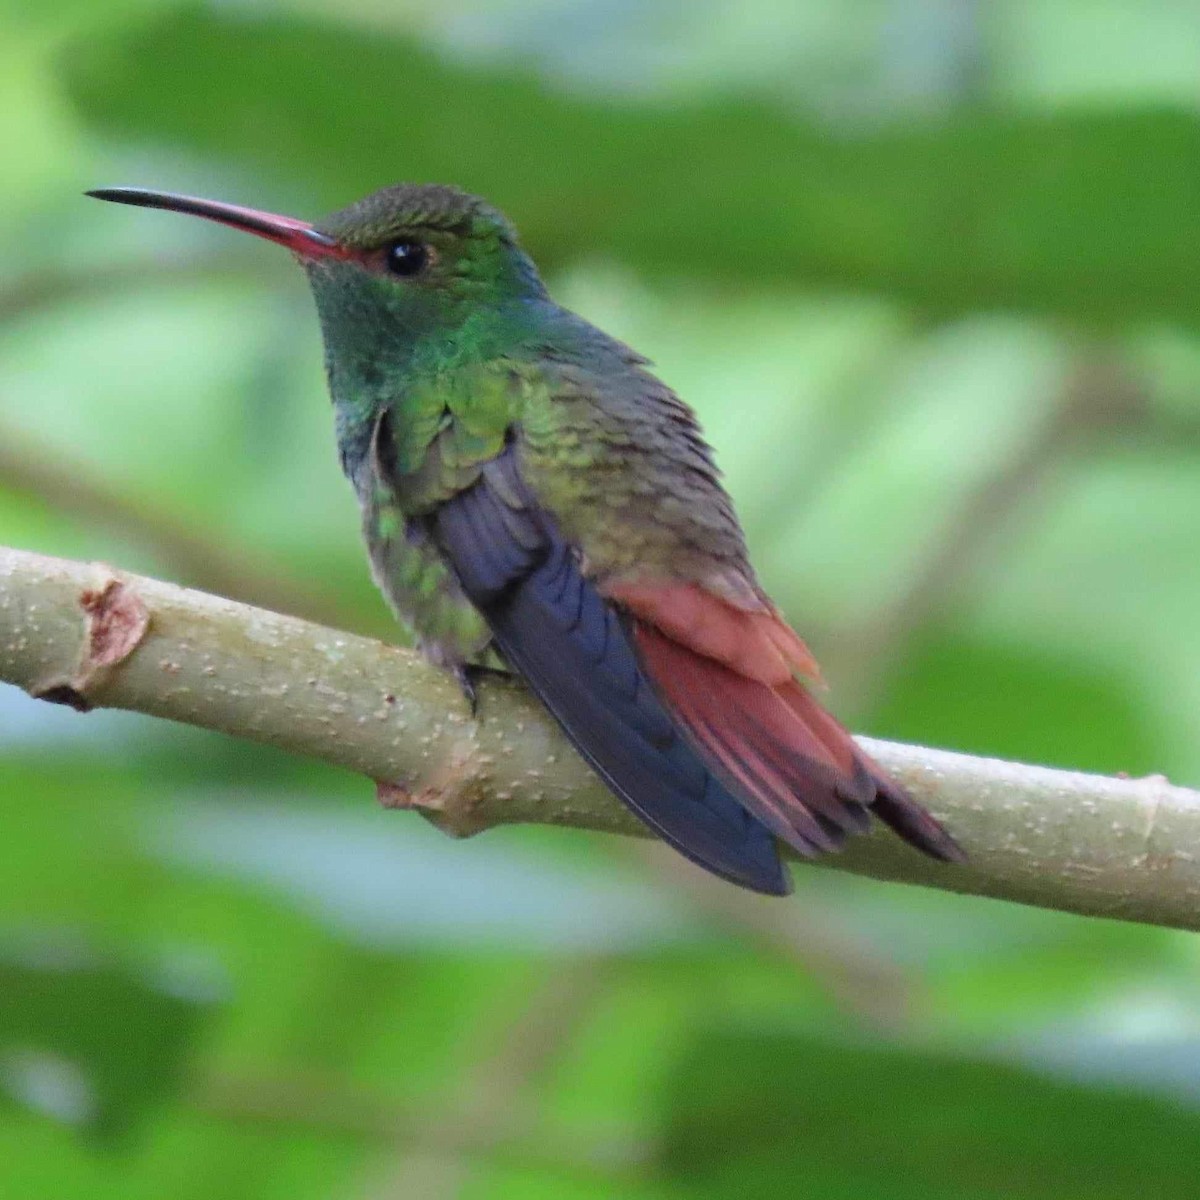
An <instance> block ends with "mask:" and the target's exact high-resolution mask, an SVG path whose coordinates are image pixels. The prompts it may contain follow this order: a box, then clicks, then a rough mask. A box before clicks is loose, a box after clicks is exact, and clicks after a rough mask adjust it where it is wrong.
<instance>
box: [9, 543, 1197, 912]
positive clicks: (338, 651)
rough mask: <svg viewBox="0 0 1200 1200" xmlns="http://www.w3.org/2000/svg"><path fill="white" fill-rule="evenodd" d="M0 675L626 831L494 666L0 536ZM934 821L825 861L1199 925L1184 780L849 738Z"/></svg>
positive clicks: (37, 691) (454, 800) (408, 799)
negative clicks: (956, 852) (937, 827)
mask: <svg viewBox="0 0 1200 1200" xmlns="http://www.w3.org/2000/svg"><path fill="white" fill-rule="evenodd" d="M0 680H4V681H7V682H10V683H15V684H18V685H19V686H21V687H23V688H25V689H26V691H28V692H30V693H31V694H33V695H35V696H40V697H42V698H44V699H50V700H56V701H59V702H63V703H70V704H73V705H74V706H76V707H79V708H87V707H91V706H93V705H96V706H110V707H114V708H125V709H131V710H135V711H138V712H144V713H149V714H151V715H154V716H160V717H167V718H170V719H172V720H176V721H183V722H187V723H189V724H193V725H199V726H202V727H204V728H208V729H215V730H218V731H220V732H223V733H228V734H231V735H234V736H238V737H244V738H250V739H252V740H255V741H259V742H265V743H268V744H270V745H274V746H279V747H281V748H283V749H285V750H290V751H292V752H294V753H298V754H307V755H310V756H313V757H317V758H320V759H323V760H325V761H326V762H330V763H334V764H337V765H340V766H343V767H347V768H348V769H350V770H353V771H357V772H360V773H362V774H364V775H367V776H369V777H370V778H372V779H375V780H379V781H385V782H386V783H387V784H388V785H389V786H387V787H385V788H382V789H381V792H382V793H383V795H384V798H385V800H386V801H388V802H390V803H393V804H397V805H402V806H405V807H413V808H416V809H418V810H419V811H420V812H421V813H422V814H423V815H425V816H427V817H428V818H429V819H430V820H432V821H434V823H435V824H437V825H439V826H440V827H441V828H443V829H445V830H447V831H448V832H450V833H454V834H458V835H466V834H469V833H474V832H477V831H479V830H482V829H485V828H487V827H489V826H491V825H497V824H503V823H516V822H536V823H541V824H556V825H570V826H575V827H578V828H583V829H594V830H601V831H605V832H610V833H623V834H635V835H636V834H644V833H645V830H644V829H643V827H642V826H641V824H640V823H639V822H638V821H637V820H636V819H635V818H634V817H633V816H631V815H630V814H629V813H628V812H627V811H626V810H625V809H624V807H623V806H622V805H621V804H620V803H619V802H618V801H617V800H616V799H615V798H614V797H613V796H612V795H610V794H609V792H608V791H607V789H605V788H604V786H603V785H602V784H601V783H600V782H599V781H598V780H597V779H596V778H595V777H594V776H593V775H592V773H591V772H590V771H589V770H588V769H587V767H586V766H584V764H583V763H582V761H581V760H580V759H579V758H578V757H577V756H576V755H575V754H574V753H573V752H572V751H571V750H570V749H569V747H568V746H567V743H566V742H565V740H564V739H563V737H562V735H561V734H560V733H559V732H558V730H557V729H556V728H555V726H554V725H553V723H552V722H551V721H550V719H549V718H548V717H547V716H546V715H545V714H544V712H543V711H542V710H541V708H540V707H539V706H538V704H537V702H536V701H535V700H534V699H533V698H532V697H531V696H529V695H528V693H527V692H526V691H525V690H524V689H522V688H521V686H520V685H519V684H518V683H516V682H514V681H509V680H505V679H502V678H497V679H495V680H489V681H487V682H485V684H484V686H483V688H482V689H481V699H480V712H479V719H478V720H473V719H472V718H471V717H470V715H469V714H468V713H467V711H466V710H465V708H464V705H463V701H462V697H461V696H460V695H459V692H458V689H457V687H456V686H455V685H454V683H453V682H452V681H450V680H449V679H448V678H446V677H445V676H444V675H443V674H442V673H441V672H439V671H437V670H435V669H434V668H432V667H430V666H428V665H426V664H425V663H424V662H423V661H422V660H421V659H420V658H419V657H418V656H417V655H415V654H412V653H410V652H408V651H404V650H400V649H397V648H395V647H392V646H387V645H384V644H383V643H381V642H376V641H372V640H370V639H367V638H360V637H354V636H352V635H350V634H345V633H340V632H337V631H335V630H332V629H326V628H324V627H322V626H317V625H312V624H309V623H307V622H305V621H301V620H298V619H296V618H293V617H285V616H281V615H279V614H277V613H272V612H267V611H265V610H262V609H255V608H249V607H246V606H244V605H240V604H235V603H234V602H232V601H229V600H223V599H220V598H218V597H214V596H209V595H206V594H205V593H202V592H194V591H188V590H185V589H183V588H179V587H175V586H174V585H171V584H166V583H161V582H158V581H156V580H152V579H145V578H142V577H139V576H134V575H128V576H123V575H118V574H116V573H115V572H113V571H112V570H111V569H110V568H108V567H104V566H100V565H97V564H84V563H74V562H67V561H64V560H61V559H54V558H47V557H44V556H41V555H37V554H31V553H28V552H25V551H19V550H9V549H0ZM864 745H865V746H866V747H867V749H868V750H869V751H870V752H871V753H872V754H874V755H875V756H876V758H878V759H879V761H880V762H881V763H883V765H884V766H885V767H887V768H888V769H889V770H891V771H892V772H894V773H895V775H896V776H897V777H898V778H899V779H901V780H902V781H903V782H904V783H905V784H906V785H908V786H909V787H910V788H911V789H912V792H913V794H914V795H915V796H916V797H917V798H918V799H919V800H921V801H922V802H923V803H925V804H927V805H928V806H929V808H930V809H931V810H932V811H933V812H934V813H936V814H937V815H938V816H939V817H941V818H942V819H943V820H945V821H946V822H947V824H948V825H949V827H950V828H951V829H952V830H953V832H954V834H955V836H956V837H957V838H958V839H959V840H960V841H961V842H962V844H963V845H964V847H965V848H966V850H967V852H968V854H969V855H970V857H971V862H970V865H968V866H966V867H947V866H945V865H943V864H940V863H934V862H930V861H926V860H925V859H923V858H922V857H921V856H920V855H918V854H916V853H915V852H914V851H911V850H910V849H909V848H908V847H906V846H903V845H901V844H900V843H899V842H898V841H897V840H896V839H895V838H894V837H892V836H890V835H888V834H886V833H881V834H879V835H878V836H873V837H867V838H860V839H858V840H857V842H856V843H855V844H854V845H853V846H852V847H851V848H849V849H848V850H847V851H846V852H845V853H844V854H843V855H840V856H838V857H837V858H836V859H834V860H831V861H830V863H829V865H831V866H837V867H840V868H842V869H844V870H849V871H853V872H856V873H859V874H863V875H871V876H874V877H875V878H878V879H888V880H898V881H903V882H908V883H919V884H924V885H927V886H933V887H940V888H944V889H948V890H952V891H959V892H969V893H975V894H978V895H984V896H997V897H1002V898H1004V899H1008V900H1016V901H1020V902H1022V903H1026V904H1037V905H1042V906H1044V907H1047V908H1057V909H1062V910H1065V911H1068V912H1078V913H1086V914H1091V915H1097V916H1109V917H1118V918H1122V919H1125V920H1131V921H1145V922H1150V923H1153V924H1159V925H1171V926H1177V927H1180V928H1185V929H1200V853H1198V852H1196V851H1195V849H1194V848H1195V847H1196V846H1198V845H1200V793H1197V792H1194V791H1191V790H1189V789H1186V788H1180V787H1174V786H1172V785H1171V784H1169V783H1168V782H1167V781H1166V780H1165V779H1163V778H1162V777H1159V776H1154V777H1151V778H1148V779H1143V780H1129V779H1107V778H1103V777H1099V776H1092V775H1083V774H1078V773H1075V772H1069V771H1057V770H1050V769H1048V768H1043V767H1029V766H1021V765H1018V764H1015V763H1005V762H999V761H996V760H993V759H982V758H972V757H969V756H967V755H962V754H952V753H948V752H946V751H940V750H927V749H922V748H919V747H915V746H900V745H895V744H890V743H886V742H875V741H864Z"/></svg>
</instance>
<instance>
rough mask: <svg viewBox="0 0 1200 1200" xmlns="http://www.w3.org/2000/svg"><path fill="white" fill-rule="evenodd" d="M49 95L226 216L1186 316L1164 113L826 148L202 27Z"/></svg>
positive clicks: (1194, 153)
mask: <svg viewBox="0 0 1200 1200" xmlns="http://www.w3.org/2000/svg"><path fill="white" fill-rule="evenodd" d="M63 84H64V86H65V87H66V89H67V91H68V93H69V95H70V97H71V98H72V99H73V101H74V103H75V105H76V108H77V111H78V113H79V116H80V118H81V119H82V120H84V121H85V122H87V123H88V124H91V125H93V126H95V127H97V128H99V129H101V130H103V131H104V132H105V133H107V134H110V135H115V136H117V137H120V138H124V139H132V140H135V141H137V142H141V143H156V144H158V145H162V146H165V147H169V148H170V149H171V150H172V151H173V152H176V153H177V152H178V150H179V149H180V148H188V149H191V150H193V151H195V152H198V153H200V154H203V155H207V156H211V157H213V158H215V159H217V160H221V161H224V162H227V163H233V164H237V165H239V166H240V167H244V168H248V169H249V170H250V171H252V172H253V173H254V174H255V175H257V176H261V177H264V178H263V183H262V185H261V192H262V194H261V195H260V196H253V195H252V196H246V197H243V196H240V195H239V196H237V197H232V198H234V199H248V200H250V201H255V202H257V203H259V204H270V203H272V201H273V200H274V199H277V198H279V197H280V195H282V197H283V198H284V199H285V200H290V201H291V202H292V203H295V204H296V205H299V206H301V207H302V208H303V211H304V213H305V214H308V215H311V214H309V213H308V209H309V206H314V207H317V208H325V207H329V208H332V207H340V206H341V205H343V204H345V203H347V202H349V201H351V200H354V199H357V198H358V197H359V196H360V195H362V194H364V193H366V192H368V191H370V190H371V189H373V188H375V187H378V186H379V185H381V184H385V183H390V182H393V181H395V180H396V179H399V178H407V179H425V180H442V181H447V182H455V183H459V184H461V185H463V186H465V187H467V188H469V189H471V190H476V191H479V192H482V193H484V194H486V195H488V196H489V197H490V198H491V199H493V200H494V201H496V202H497V203H499V204H501V205H502V206H503V207H504V208H506V209H507V210H508V211H510V213H511V214H512V215H513V217H514V218H515V219H516V220H517V222H518V224H519V226H520V228H521V229H522V231H523V233H524V235H525V238H526V240H527V242H528V244H529V245H530V246H531V248H532V249H533V250H534V252H535V254H536V255H537V256H538V257H539V259H541V260H542V261H544V262H554V261H556V260H557V261H562V260H564V259H570V258H577V257H579V256H581V255H595V254H602V255H609V256H612V257H614V258H617V259H623V260H625V261H627V262H629V263H631V264H634V265H636V266H637V267H639V268H642V269H645V270H648V271H656V270H658V271H669V272H681V273H684V274H692V275H706V276H710V277H714V278H726V279H728V278H733V279H741V280H754V281H769V280H778V279H788V280H793V281H796V280H801V281H806V282H809V283H820V284H824V285H829V286H832V287H839V288H846V287H849V288H854V289H863V288H869V289H874V290H879V291H885V292H889V293H892V294H894V295H896V296H899V297H903V298H905V299H907V300H909V301H911V302H914V303H916V304H919V305H922V306H925V307H927V308H929V309H931V310H934V311H937V312H942V313H946V314H950V313H958V312H963V311H972V310H976V309H979V308H986V307H1011V308H1016V309H1024V310H1031V311H1043V312H1053V313H1068V314H1071V315H1074V316H1077V317H1085V318H1089V319H1093V320H1098V321H1117V320H1125V319H1129V318H1133V317H1169V318H1173V319H1175V320H1178V321H1182V322H1187V323H1192V322H1194V321H1195V319H1196V313H1197V312H1200V258H1198V257H1197V256H1196V254H1195V253H1194V216H1195V197H1196V195H1197V194H1198V193H1200V120H1198V119H1197V118H1196V117H1195V116H1194V115H1192V114H1190V113H1186V112H1183V111H1178V112H1176V111H1169V110H1157V109H1155V110H1150V109H1147V110H1141V111H1139V110H1128V109H1127V110H1114V111H1095V110H1091V111H1063V112H1050V113H1035V114H1027V113H1008V112H1004V111H993V112H984V111H979V110H971V111H963V112H961V113H960V114H958V115H955V116H953V117H951V118H948V119H946V120H944V121H941V122H931V123H927V124H924V125H922V124H916V125H910V126H904V127H893V128H888V129H885V130H882V131H877V132H870V133H865V134H850V133H845V132H832V131H830V130H829V129H826V128H823V127H821V126H819V125H818V124H816V123H814V122H813V121H810V120H806V119H804V118H803V117H802V116H799V115H796V114H794V113H792V112H788V111H785V110H784V109H783V108H782V106H777V105H773V104H771V103H768V102H765V101H760V100H758V99H750V98H738V97H735V96H729V97H721V98H720V99H715V100H710V101H696V102H687V103H675V104H669V103H667V102H666V101H662V100H645V99H638V100H635V99H632V98H629V97H623V98H621V99H620V100H619V101H616V100H612V99H602V98H597V97H592V96H588V95H586V94H579V93H575V94H572V93H568V92H565V91H564V90H562V89H561V88H552V87H551V86H550V85H549V84H548V83H547V82H545V81H543V80H542V79H541V78H539V77H538V76H537V75H536V74H534V73H532V72H530V71H527V70H523V69H519V68H516V67H512V68H507V69H506V68H503V67H492V66H489V67H476V66H470V65H463V64H459V63H454V62H451V61H448V60H447V59H446V58H445V56H444V55H440V54H437V53H435V52H434V51H433V50H431V49H430V48H429V47H428V46H425V45H423V44H421V43H420V42H418V41H416V40H413V39H406V38H402V37H395V36H389V35H388V34H386V33H383V32H373V33H368V32H363V31H356V30H352V29H347V28H344V27H339V26H336V25H333V24H322V23H318V22H311V21H304V20H300V19H296V18H292V17H288V16H275V15H270V16H250V15H248V14H247V13H246V12H244V11H237V12H228V11H220V10H218V11H207V10H205V11H200V10H196V11H187V12H183V13H167V14H164V15H163V16H161V17H160V18H158V19H157V20H153V21H151V22H149V23H147V24H142V25H138V26H137V27H136V28H134V29H133V30H130V29H127V28H126V29H122V30H121V31H120V32H117V33H113V34H111V35H109V36H108V37H107V38H102V37H94V36H90V37H89V38H88V39H87V40H86V41H83V40H82V39H81V40H80V41H79V42H77V43H76V44H75V45H74V46H73V47H72V50H71V52H70V53H69V54H68V55H67V56H66V57H65V58H64V60H63ZM138 182H147V183H156V184H163V185H166V186H169V185H170V184H171V182H172V181H171V180H169V179H166V180H147V181H138ZM281 184H282V188H281Z"/></svg>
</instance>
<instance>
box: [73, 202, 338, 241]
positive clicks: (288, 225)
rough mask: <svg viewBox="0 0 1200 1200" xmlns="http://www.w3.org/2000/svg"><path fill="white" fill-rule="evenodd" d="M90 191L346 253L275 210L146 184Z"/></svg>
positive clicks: (324, 235) (305, 224) (304, 223)
mask: <svg viewBox="0 0 1200 1200" xmlns="http://www.w3.org/2000/svg"><path fill="white" fill-rule="evenodd" d="M87 194H88V195H89V196H94V197H95V198H96V199H97V200H112V201H115V202H116V203H117V204H135V205H137V206H139V207H140V208H167V209H170V210H171V211H172V212H181V213H190V214H191V215H192V216H195V217H204V218H205V220H208V221H218V222H220V224H222V225H229V226H231V227H232V228H234V229H243V230H245V231H246V232H247V233H253V234H254V235H255V236H256V237H261V238H266V239H267V240H268V241H271V242H278V243H279V245H281V246H286V247H287V248H288V249H289V250H292V251H294V252H295V253H296V254H301V255H304V256H305V257H307V258H328V257H335V258H341V257H343V256H344V254H345V251H344V249H343V248H342V246H341V245H340V244H339V243H338V242H337V241H336V240H335V239H334V238H331V237H330V236H329V235H328V234H327V233H320V232H319V231H318V230H316V229H314V228H313V227H312V226H311V225H310V224H308V222H307V221H298V220H296V218H295V217H280V216H277V215H276V214H275V213H267V212H259V210H258V209H256V208H242V207H240V206H239V205H237V204H222V203H221V202H220V201H218V200H200V199H197V197H195V196H178V195H175V194H174V193H172V192H151V191H147V190H146V189H145V188H128V187H118V188H97V189H96V190H95V191H92V192H88V193H87Z"/></svg>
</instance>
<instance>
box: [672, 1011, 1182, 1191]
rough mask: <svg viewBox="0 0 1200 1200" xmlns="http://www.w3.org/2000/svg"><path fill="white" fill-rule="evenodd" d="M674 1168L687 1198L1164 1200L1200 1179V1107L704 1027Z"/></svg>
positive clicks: (682, 1097)
mask: <svg viewBox="0 0 1200 1200" xmlns="http://www.w3.org/2000/svg"><path fill="white" fill-rule="evenodd" d="M667 1098H668V1101H669V1105H670V1118H669V1125H668V1129H667V1131H666V1137H665V1141H664V1145H663V1150H662V1156H661V1160H660V1162H661V1166H662V1168H663V1170H664V1171H666V1172H668V1173H669V1174H670V1175H671V1176H672V1177H673V1178H674V1180H675V1182H677V1184H678V1185H679V1186H680V1190H681V1194H683V1195H688V1196H704V1197H714V1198H715V1197H726V1196H728V1197H731V1198H732V1197H739V1198H740V1197H744V1196H750V1195H752V1196H756V1197H768V1196H780V1197H783V1196H787V1197H792V1196H800V1195H803V1196H820V1197H821V1198H822V1200H842V1198H845V1200H850V1198H851V1197H853V1198H856V1200H857V1198H860V1197H867V1196H869V1197H871V1198H872V1200H876V1198H878V1200H980V1198H981V1197H997V1198H999V1197H1007V1196H1020V1197H1022V1200H1128V1197H1130V1196H1136V1195H1145V1196H1153V1197H1155V1200H1171V1198H1173V1197H1178V1198H1179V1200H1183V1198H1184V1197H1192V1196H1194V1195H1195V1194H1196V1189H1197V1186H1198V1185H1200V1167H1198V1166H1197V1161H1196V1155H1195V1147H1196V1144H1197V1138H1198V1137H1200V1114H1198V1113H1195V1112H1191V1111H1187V1110H1184V1109H1181V1108H1178V1107H1176V1106H1174V1105H1171V1104H1169V1103H1166V1102H1163V1101H1160V1100H1157V1099H1152V1098H1149V1097H1146V1096H1141V1095H1137V1094H1134V1093H1126V1092H1117V1091H1101V1090H1093V1089H1090V1088H1086V1087H1081V1086H1077V1085H1075V1084H1072V1083H1067V1082H1062V1081H1059V1080H1056V1079H1053V1078H1051V1077H1049V1076H1047V1075H1042V1074H1039V1073H1036V1072H1034V1071H1029V1070H1025V1069H1022V1068H1019V1067H1013V1066H1005V1065H999V1064H995V1063H988V1062H983V1061H970V1060H965V1059H962V1058H958V1057H950V1056H946V1055H936V1054H931V1053H928V1052H924V1053H923V1052H920V1051H912V1050H905V1049H898V1048H892V1047H865V1046H834V1045H831V1044H828V1043H822V1042H820V1041H816V1040H811V1039H808V1038H805V1037H801V1036H789V1035H787V1034H783V1033H780V1034H772V1033H759V1032H721V1033H712V1034H709V1035H707V1036H703V1037H700V1038H698V1039H697V1040H696V1041H695V1042H694V1043H693V1045H692V1046H691V1048H690V1051H689V1052H688V1054H687V1055H686V1056H685V1058H684V1059H683V1060H682V1061H681V1062H680V1064H679V1067H678V1070H677V1072H676V1073H675V1075H674V1076H673V1077H672V1079H671V1081H670V1083H669V1086H668V1089H667Z"/></svg>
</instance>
